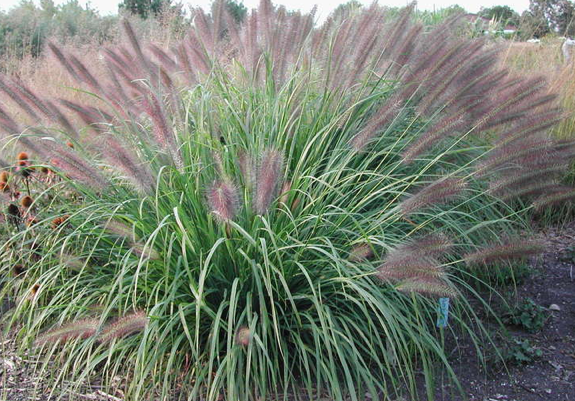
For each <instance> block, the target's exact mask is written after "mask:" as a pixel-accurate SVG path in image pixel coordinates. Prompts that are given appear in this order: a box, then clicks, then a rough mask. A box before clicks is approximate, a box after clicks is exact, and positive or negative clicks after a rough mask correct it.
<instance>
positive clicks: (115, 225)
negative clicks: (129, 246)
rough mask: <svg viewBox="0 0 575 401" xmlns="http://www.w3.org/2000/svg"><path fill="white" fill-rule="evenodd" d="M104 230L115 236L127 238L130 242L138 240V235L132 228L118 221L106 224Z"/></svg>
mask: <svg viewBox="0 0 575 401" xmlns="http://www.w3.org/2000/svg"><path fill="white" fill-rule="evenodd" d="M104 229H105V230H106V231H107V232H108V233H110V234H113V235H115V236H118V237H122V238H126V239H128V240H130V241H135V240H137V238H136V234H135V233H134V230H133V229H132V227H131V226H129V225H127V224H126V223H123V222H121V221H118V220H110V221H108V222H106V225H105V226H104Z"/></svg>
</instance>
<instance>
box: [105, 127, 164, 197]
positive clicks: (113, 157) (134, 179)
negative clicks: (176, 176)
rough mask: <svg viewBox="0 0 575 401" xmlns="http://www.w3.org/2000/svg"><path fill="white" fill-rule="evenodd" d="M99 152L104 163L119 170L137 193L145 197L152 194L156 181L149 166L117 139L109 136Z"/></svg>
mask: <svg viewBox="0 0 575 401" xmlns="http://www.w3.org/2000/svg"><path fill="white" fill-rule="evenodd" d="M101 150H102V155H103V156H104V158H105V159H106V161H107V162H108V163H110V165H111V166H113V167H114V168H116V169H118V170H120V172H121V173H123V174H124V175H125V176H126V178H128V180H129V181H130V182H131V183H132V184H133V185H134V187H135V188H136V189H137V190H138V191H140V192H141V193H142V194H145V195H151V194H153V193H154V189H155V187H156V180H155V178H154V175H153V173H152V170H151V169H150V166H149V165H148V164H147V163H144V162H142V161H141V160H140V159H139V157H138V156H137V155H136V154H134V152H131V151H130V150H128V148H127V147H126V146H125V145H124V144H122V143H121V142H120V140H119V139H117V138H114V137H112V136H109V137H108V138H106V140H105V141H104V146H103V147H102V149H101Z"/></svg>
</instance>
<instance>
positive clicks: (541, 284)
mask: <svg viewBox="0 0 575 401" xmlns="http://www.w3.org/2000/svg"><path fill="white" fill-rule="evenodd" d="M540 236H541V238H542V239H544V240H545V242H546V244H547V249H546V252H545V253H544V254H543V256H542V257H541V258H539V259H537V260H534V261H533V267H534V270H535V272H534V274H533V275H532V276H531V277H530V278H528V279H526V280H525V281H524V282H522V283H520V284H519V285H518V287H517V292H516V293H515V294H514V295H513V296H514V297H516V298H517V300H521V299H525V298H530V299H532V300H533V301H534V302H535V303H537V304H538V305H541V306H543V307H545V308H547V309H548V312H547V313H548V318H547V320H546V323H545V325H544V327H543V329H542V330H540V331H539V332H536V333H529V332H527V331H526V330H524V329H522V328H520V327H508V329H509V332H508V333H507V334H508V336H507V338H509V336H511V337H512V338H514V339H517V340H518V341H523V340H528V341H529V344H530V348H531V349H532V350H534V351H536V350H539V351H540V353H541V356H540V357H537V356H533V357H532V358H531V357H530V358H529V361H527V363H523V364H517V363H512V362H513V361H511V362H510V363H509V364H508V365H507V366H505V365H504V364H502V363H501V362H498V359H497V358H496V357H494V358H493V360H492V361H488V362H487V363H488V368H487V369H483V368H482V366H481V363H479V362H478V359H477V352H476V350H475V349H474V346H473V344H472V343H471V342H469V341H465V340H463V341H459V340H458V341H457V342H454V345H453V347H454V348H453V350H452V353H451V354H450V359H451V363H452V365H453V368H454V370H455V373H456V375H457V376H458V377H459V380H460V382H461V386H462V387H463V390H464V393H465V396H462V395H461V393H460V392H459V391H458V390H457V388H456V387H455V385H454V384H453V383H452V382H450V380H449V379H448V378H447V375H446V374H445V373H439V374H438V375H437V377H436V383H435V388H434V389H433V390H432V392H434V393H435V394H436V399H437V400H438V401H463V400H466V399H467V400H470V401H541V400H546V401H575V263H574V261H573V257H572V255H571V250H570V247H575V223H573V224H570V225H567V226H563V227H554V228H548V229H542V230H541V231H540ZM511 301H513V300H511ZM0 304H1V302H0ZM551 305H555V306H553V308H552V309H558V310H550V309H549V308H550V307H551ZM7 307H9V305H7V304H6V303H4V305H0V314H1V313H4V312H5V310H6V308H7ZM493 326H494V327H495V326H496V327H499V326H497V325H493ZM499 328H500V327H499ZM496 337H497V336H495V338H496ZM16 341H17V340H16V339H15V338H11V337H10V336H7V337H2V334H1V333H0V400H3V401H24V400H40V401H44V400H51V399H55V398H56V395H58V396H60V397H62V393H58V390H57V389H51V388H49V387H47V386H46V385H45V384H44V381H43V380H42V377H43V375H45V374H46V372H41V371H39V369H38V368H37V366H38V363H37V361H35V360H33V359H32V358H29V357H28V356H26V355H24V356H18V355H17V353H16V352H15V349H16V344H15V342H16ZM498 341H499V340H497V341H496V342H498ZM506 341H508V340H506ZM503 344H504V343H503V340H501V341H500V342H498V345H500V346H503ZM488 353H489V351H486V354H488ZM44 377H45V376H44ZM421 390H422V391H421V393H422V397H421V398H422V399H425V393H426V391H425V389H424V385H422V387H421ZM60 399H64V400H66V399H69V400H112V401H119V400H122V394H121V392H119V393H116V394H108V393H104V392H102V391H100V390H98V389H97V387H94V386H91V387H86V388H85V391H82V392H81V393H75V394H65V395H64V397H62V398H60ZM399 400H403V401H408V400H406V399H405V398H403V399H402V398H399V399H398V401H399Z"/></svg>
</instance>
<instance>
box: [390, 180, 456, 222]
mask: <svg viewBox="0 0 575 401" xmlns="http://www.w3.org/2000/svg"><path fill="white" fill-rule="evenodd" d="M465 187H466V182H465V181H464V180H462V179H459V178H441V179H439V180H438V181H435V182H434V183H431V184H429V185H428V186H426V187H425V188H423V189H422V190H420V191H419V192H417V193H415V194H413V195H411V196H410V197H409V198H407V199H405V200H403V201H402V202H401V203H400V204H399V209H400V211H401V213H402V214H403V215H404V216H407V215H409V214H412V213H414V212H417V211H418V210H421V209H423V208H425V207H428V206H433V205H440V204H444V203H447V202H449V201H451V200H453V199H455V198H457V197H458V196H459V195H461V194H462V192H463V191H464V190H465Z"/></svg>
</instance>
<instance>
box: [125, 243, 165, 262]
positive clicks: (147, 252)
mask: <svg viewBox="0 0 575 401" xmlns="http://www.w3.org/2000/svg"><path fill="white" fill-rule="evenodd" d="M131 246H132V247H131V248H130V250H131V251H132V253H134V254H135V255H136V256H138V257H140V258H144V259H150V260H158V259H160V257H161V256H160V253H159V252H158V251H156V250H155V249H154V248H152V247H150V246H146V245H145V244H142V243H141V242H139V241H138V242H133V243H131Z"/></svg>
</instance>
